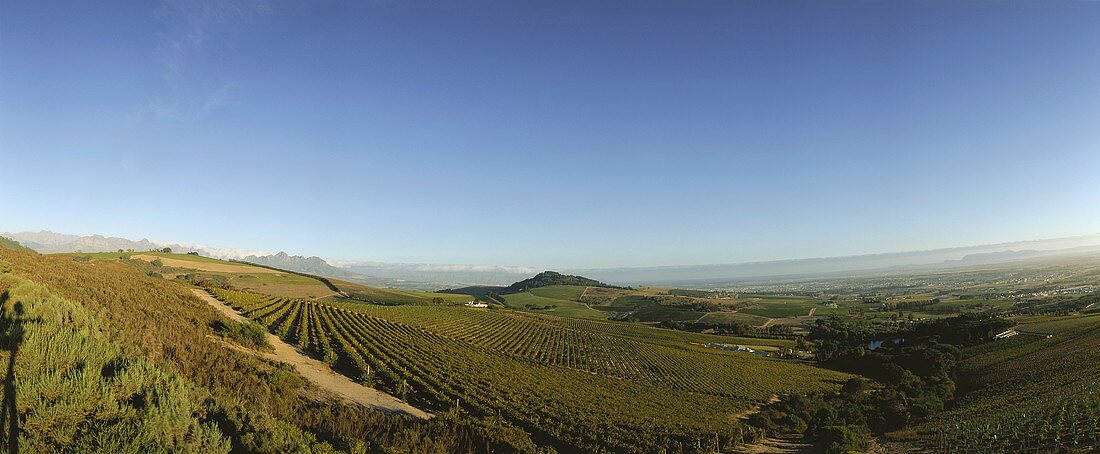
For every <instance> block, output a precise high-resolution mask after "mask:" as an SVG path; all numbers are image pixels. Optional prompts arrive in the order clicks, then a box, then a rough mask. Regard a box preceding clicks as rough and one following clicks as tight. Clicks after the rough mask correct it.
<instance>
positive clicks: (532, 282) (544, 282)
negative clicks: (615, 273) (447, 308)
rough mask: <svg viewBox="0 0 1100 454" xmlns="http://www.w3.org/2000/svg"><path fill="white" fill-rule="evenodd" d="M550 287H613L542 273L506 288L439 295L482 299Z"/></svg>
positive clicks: (483, 287)
mask: <svg viewBox="0 0 1100 454" xmlns="http://www.w3.org/2000/svg"><path fill="white" fill-rule="evenodd" d="M552 285H570V286H580V287H613V286H611V285H607V284H605V283H603V282H600V281H597V280H595V279H589V278H587V277H583V276H574V275H571V274H562V273H559V272H557V271H543V272H541V273H539V274H536V275H534V276H533V277H529V278H527V279H524V280H522V281H517V282H514V283H512V285H509V286H507V287H504V286H496V285H472V286H469V287H460V288H454V289H446V290H440V291H439V292H440V293H457V294H461V295H471V296H477V297H482V296H486V295H489V294H490V293H495V294H500V295H503V294H510V293H518V292H522V291H526V290H530V289H533V288H540V287H549V286H552Z"/></svg>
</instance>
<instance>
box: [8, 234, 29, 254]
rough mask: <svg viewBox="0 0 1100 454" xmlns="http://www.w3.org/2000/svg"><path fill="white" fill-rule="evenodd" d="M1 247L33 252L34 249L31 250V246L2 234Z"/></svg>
mask: <svg viewBox="0 0 1100 454" xmlns="http://www.w3.org/2000/svg"><path fill="white" fill-rule="evenodd" d="M0 247H5V248H8V249H15V250H18V251H28V252H33V251H31V249H30V248H28V247H25V246H23V245H22V244H19V242H18V241H15V240H13V239H11V238H8V237H6V236H0Z"/></svg>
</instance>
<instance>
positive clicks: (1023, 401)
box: [927, 317, 1100, 453]
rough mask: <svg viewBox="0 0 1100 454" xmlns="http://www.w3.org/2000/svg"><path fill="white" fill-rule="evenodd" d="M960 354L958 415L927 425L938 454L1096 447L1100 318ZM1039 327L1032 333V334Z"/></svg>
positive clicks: (1099, 441)
mask: <svg viewBox="0 0 1100 454" xmlns="http://www.w3.org/2000/svg"><path fill="white" fill-rule="evenodd" d="M1025 328H1027V329H1034V331H1041V332H1043V333H1051V334H1053V336H1052V337H1049V338H1044V337H1042V336H1035V335H1018V336H1015V337H1012V338H1009V339H1005V340H1001V341H996V342H993V343H988V344H984V345H981V346H978V347H975V348H972V349H970V350H969V351H966V352H965V354H966V355H967V358H966V359H965V360H964V362H963V363H962V364H961V367H960V374H962V375H964V376H966V377H969V378H968V380H966V381H964V382H962V383H961V385H962V386H964V387H966V388H968V389H972V390H973V391H972V392H971V393H969V394H967V396H966V397H964V398H963V399H962V401H961V402H960V405H959V407H958V408H957V409H955V410H952V411H950V412H948V413H945V414H943V415H941V416H940V417H937V418H936V420H935V421H933V422H932V423H930V424H929V425H928V428H927V429H928V432H929V434H930V435H931V436H932V439H933V443H934V445H935V447H936V449H937V450H940V451H944V452H990V453H1002V452H1003V453H1009V452H1050V451H1051V450H1052V449H1053V448H1054V447H1059V448H1064V449H1075V448H1080V449H1085V448H1086V447H1096V446H1100V383H1098V382H1097V381H1096V377H1097V376H1100V317H1078V318H1073V319H1067V320H1060V321H1055V322H1045V323H1043V324H1041V325H1038V326H1035V327H1031V326H1027V327H1025ZM1035 328H1038V329H1035Z"/></svg>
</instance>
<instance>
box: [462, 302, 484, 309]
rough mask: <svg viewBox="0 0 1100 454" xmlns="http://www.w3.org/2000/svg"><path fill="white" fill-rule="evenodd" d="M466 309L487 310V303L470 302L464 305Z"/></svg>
mask: <svg viewBox="0 0 1100 454" xmlns="http://www.w3.org/2000/svg"><path fill="white" fill-rule="evenodd" d="M466 307H473V308H478V309H488V308H489V303H483V302H481V301H470V302H468V303H466Z"/></svg>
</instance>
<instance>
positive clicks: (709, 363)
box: [220, 292, 847, 452]
mask: <svg viewBox="0 0 1100 454" xmlns="http://www.w3.org/2000/svg"><path fill="white" fill-rule="evenodd" d="M220 293H222V294H223V295H224V297H226V298H234V297H238V298H245V297H247V295H236V296H234V294H233V293H232V292H220ZM259 304H260V305H263V304H265V303H262V302H261V303H259ZM258 307H263V306H258ZM337 307H339V308H340V309H344V310H345V311H350V312H358V313H361V314H365V315H368V316H369V317H370V318H369V319H367V318H363V319H358V320H357V321H354V322H352V323H351V324H348V323H346V322H345V324H343V325H342V327H337V328H336V329H333V328H331V327H329V326H331V325H326V327H325V328H323V329H322V330H323V331H329V332H337V333H342V334H340V335H341V336H344V337H348V338H355V339H358V340H357V341H356V342H357V343H358V344H359V345H360V346H361V347H358V348H357V349H356V351H357V352H359V353H358V354H359V355H361V356H360V357H361V358H362V359H360V360H359V361H361V362H365V363H367V364H369V365H370V366H371V368H370V369H367V368H366V367H365V366H356V365H355V364H356V363H355V362H354V361H337V364H338V365H341V364H342V365H344V367H346V368H348V370H347V373H348V374H349V375H351V376H357V374H362V373H363V371H365V370H371V371H374V372H375V373H377V375H375V379H376V380H378V381H379V382H380V386H383V387H384V388H386V389H390V388H393V389H399V384H400V383H404V382H405V381H406V380H407V381H408V382H409V383H413V389H414V393H416V396H415V398H416V399H422V400H418V401H420V402H424V403H425V404H426V405H428V406H430V407H434V408H440V409H443V410H446V409H448V408H451V406H452V405H453V399H456V398H460V399H461V400H462V402H464V404H463V405H464V407H463V408H466V409H467V410H468V411H469V412H470V413H471V414H472V415H474V416H475V417H485V416H488V417H490V418H491V417H493V415H496V414H504V415H506V417H507V418H508V419H510V420H515V421H518V422H519V423H520V424H521V425H522V426H523V427H525V428H528V429H529V430H533V431H535V432H541V431H551V434H552V436H553V437H555V438H558V439H559V440H562V441H563V442H566V443H567V444H568V445H569V446H571V447H572V448H573V449H571V450H570V451H569V452H573V451H574V450H581V451H587V449H581V447H589V448H593V447H596V446H603V447H604V448H611V449H623V450H626V447H627V446H639V445H637V444H633V443H643V444H644V443H646V442H652V441H654V439H653V438H650V437H655V436H659V435H660V434H666V433H669V434H683V435H685V436H698V435H699V434H700V433H705V434H706V437H708V439H709V437H713V436H714V434H716V433H721V434H722V437H728V436H730V434H732V433H736V424H735V420H734V418H733V415H734V414H735V413H736V412H738V411H741V410H743V409H746V408H748V407H749V406H751V405H752V404H753V403H754V402H760V401H764V400H767V399H768V398H769V397H770V396H771V395H772V394H776V393H781V392H789V391H806V390H815V389H823V388H825V389H835V387H836V386H837V385H838V383H841V382H843V380H845V379H846V378H847V375H845V374H839V373H835V372H832V371H827V370H823V369H818V368H814V367H810V366H806V365H802V364H796V363H791V362H784V361H778V360H773V359H769V358H759V357H755V356H752V355H747V354H740V353H733V352H727V351H722V350H718V349H712V348H705V347H703V346H701V345H699V344H703V343H709V342H722V343H741V344H744V343H746V342H745V341H748V342H752V343H757V342H763V343H770V342H773V341H769V340H757V339H752V340H746V339H738V338H730V337H724V336H713V335H705V334H696V333H686V332H679V331H672V330H662V329H656V328H650V327H646V326H642V325H637V324H631V323H617V322H603V321H588V320H580V319H575V318H563V317H556V316H552V315H545V314H529V313H523V312H517V311H495V310H488V311H487V310H475V309H467V308H460V307H449V306H416V305H405V306H378V305H363V304H338V305H337ZM283 310H290V309H283ZM311 310H314V311H321V312H326V313H332V312H330V311H328V310H327V309H321V308H319V307H317V306H314V307H313V308H312V309H311ZM345 311H336V312H335V313H336V314H338V315H335V316H332V317H346V315H344V314H345ZM325 317H330V316H328V315H326V316H325ZM272 319H273V320H274V319H275V318H272ZM344 320H347V319H344ZM290 323H293V322H290ZM338 326H341V325H338ZM277 331H278V330H277ZM774 342H776V343H778V344H780V345H789V343H791V341H774ZM439 357H445V358H447V360H446V361H440V360H439ZM472 384H476V386H472ZM630 440H633V441H630ZM573 443H577V444H573ZM603 443H608V445H603ZM620 443H625V444H620ZM646 446H649V447H652V446H651V445H646ZM616 447H618V448H616Z"/></svg>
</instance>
